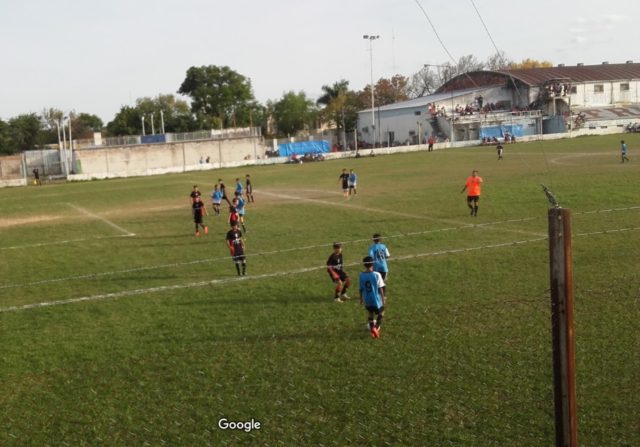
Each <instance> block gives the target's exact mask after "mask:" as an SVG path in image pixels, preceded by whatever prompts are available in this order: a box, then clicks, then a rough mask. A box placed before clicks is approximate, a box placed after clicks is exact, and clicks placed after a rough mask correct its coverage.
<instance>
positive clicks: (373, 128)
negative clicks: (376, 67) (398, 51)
mask: <svg viewBox="0 0 640 447" xmlns="http://www.w3.org/2000/svg"><path fill="white" fill-rule="evenodd" d="M362 38H363V39H367V40H369V60H370V62H371V131H372V132H373V147H374V148H375V147H376V109H375V97H374V92H373V90H374V87H373V41H374V40H376V39H380V36H370V35H368V34H365V35H364V36H362Z"/></svg>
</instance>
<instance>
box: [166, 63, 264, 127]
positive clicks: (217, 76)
mask: <svg viewBox="0 0 640 447" xmlns="http://www.w3.org/2000/svg"><path fill="white" fill-rule="evenodd" d="M178 93H180V94H182V95H186V96H189V97H190V98H191V110H192V112H193V113H194V114H195V115H196V116H197V117H198V120H199V122H200V123H201V125H203V126H206V124H207V123H213V122H214V118H217V121H218V122H219V124H220V125H221V126H222V127H238V126H245V125H248V124H249V122H248V121H249V117H250V114H249V113H248V110H249V109H250V108H251V104H252V102H253V101H254V97H253V92H252V90H251V81H250V80H249V79H248V78H246V77H244V76H243V75H241V74H239V73H237V72H236V71H234V70H232V69H231V68H229V67H227V66H223V67H219V66H216V65H208V66H202V67H191V68H189V69H188V70H187V75H186V77H185V80H184V81H183V82H182V85H181V86H180V89H179V90H178Z"/></svg>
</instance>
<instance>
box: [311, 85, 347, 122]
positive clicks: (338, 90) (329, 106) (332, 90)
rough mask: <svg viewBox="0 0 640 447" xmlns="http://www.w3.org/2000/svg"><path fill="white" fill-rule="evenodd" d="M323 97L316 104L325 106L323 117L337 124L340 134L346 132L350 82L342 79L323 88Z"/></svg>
mask: <svg viewBox="0 0 640 447" xmlns="http://www.w3.org/2000/svg"><path fill="white" fill-rule="evenodd" d="M322 92H323V93H322V95H321V96H320V97H319V98H318V100H317V101H316V104H318V105H320V106H324V108H323V109H322V111H321V116H322V117H323V118H324V119H326V120H328V121H332V122H333V123H335V125H336V127H337V128H338V133H339V132H340V131H344V130H345V127H346V115H345V114H346V106H347V96H348V93H349V81H347V80H345V79H341V80H340V81H338V82H334V83H333V84H332V85H323V86H322Z"/></svg>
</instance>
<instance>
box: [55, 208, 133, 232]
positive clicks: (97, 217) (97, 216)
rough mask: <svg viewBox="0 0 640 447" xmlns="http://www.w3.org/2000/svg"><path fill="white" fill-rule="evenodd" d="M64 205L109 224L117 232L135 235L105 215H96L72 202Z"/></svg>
mask: <svg viewBox="0 0 640 447" xmlns="http://www.w3.org/2000/svg"><path fill="white" fill-rule="evenodd" d="M65 205H67V206H69V207H71V208H73V209H74V210H76V211H79V212H81V213H82V214H84V215H85V216H89V217H92V218H94V219H98V220H100V221H102V222H104V223H106V224H107V225H109V226H110V227H112V228H115V229H116V230H118V231H119V232H121V233H124V234H125V236H135V234H134V233H132V232H130V231H129V230H126V229H124V228H122V227H121V226H120V225H116V224H114V223H113V222H111V221H110V220H109V219H107V218H105V217H102V216H99V215H97V214H95V213H92V212H91V211H89V210H87V209H84V208H82V207H79V206H78V205H74V204H73V203H66V204H65Z"/></svg>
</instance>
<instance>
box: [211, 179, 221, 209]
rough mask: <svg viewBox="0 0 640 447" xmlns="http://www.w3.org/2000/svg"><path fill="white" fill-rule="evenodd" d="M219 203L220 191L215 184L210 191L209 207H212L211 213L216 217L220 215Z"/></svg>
mask: <svg viewBox="0 0 640 447" xmlns="http://www.w3.org/2000/svg"><path fill="white" fill-rule="evenodd" d="M220 202H222V191H220V187H219V186H218V184H217V183H216V185H215V186H214V188H213V191H211V206H213V212H214V213H216V216H219V215H220Z"/></svg>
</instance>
